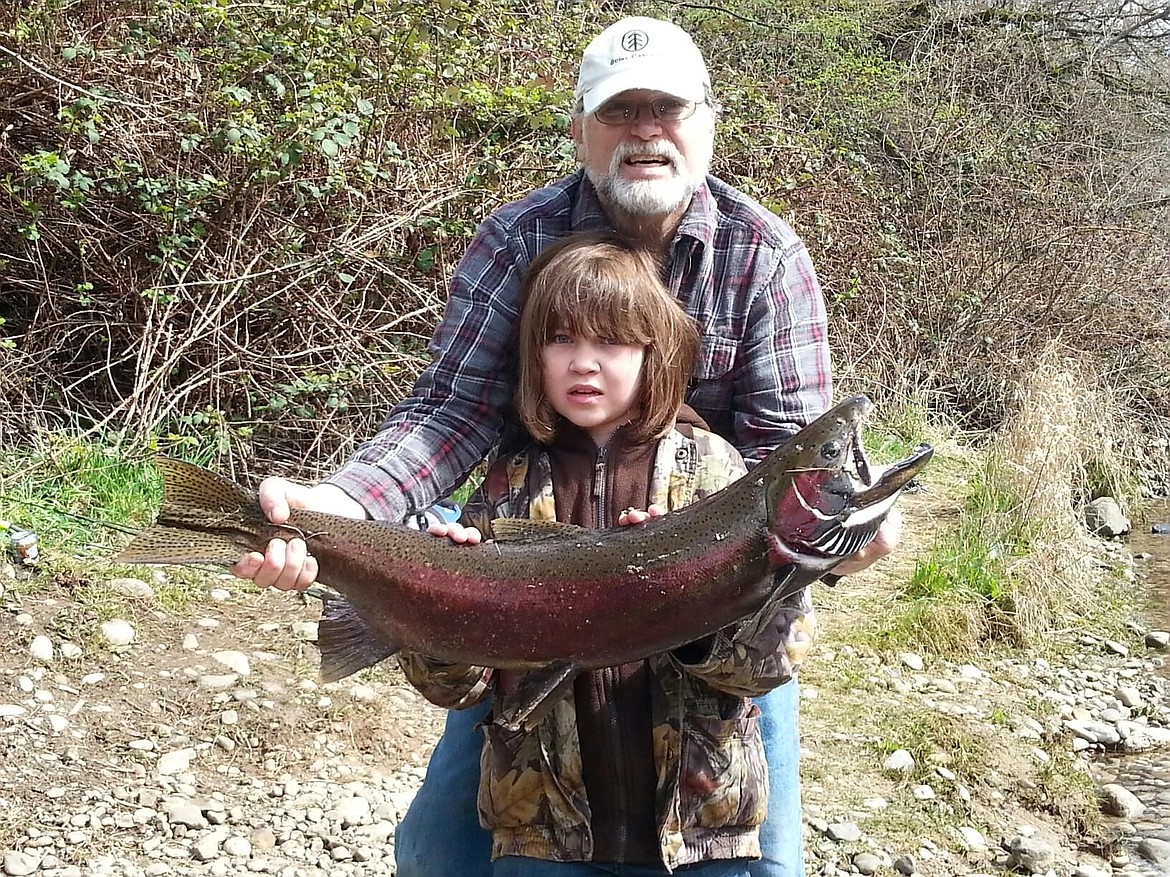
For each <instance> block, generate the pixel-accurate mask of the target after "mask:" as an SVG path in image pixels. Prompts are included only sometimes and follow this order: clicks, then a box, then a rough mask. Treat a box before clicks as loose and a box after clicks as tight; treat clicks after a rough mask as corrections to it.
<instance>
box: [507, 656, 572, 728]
mask: <svg viewBox="0 0 1170 877" xmlns="http://www.w3.org/2000/svg"><path fill="white" fill-rule="evenodd" d="M580 672H581V671H580V670H579V669H578V668H577V667H576V666H575V665H573V664H570V663H568V662H557V663H555V664H549V665H548V666H547V667H542V668H540V669H539V670H532V671H531V672H528V673H525V674H524V676H523V677H522V678H521V679H520V682H519V684H518V685H517V686H516V690H515V691H514V692H512V693H511V694H508V695H505V696H504V697H502V698H501V700H500V709H499V714H498V715H497V716H496V719H495V721H496V724H497V725H500V726H502V727H504V728H507V729H508V730H509V731H519V730H520V729H521V728H523V729H524V730H525V731H531V730H532V729H533V728H535V727H536V726H537V725H539V724H540V723H541V722H543V721H544V718H545V716H547V715H548V714H549V713H551V712H552V710H553V707H555V706H556V705H557V702H558V701H560V700H561V698H563V697H564V696H565V695H567V694H568V693H569V692H570V691H571V690H572V688H573V680H574V679H576V678H577V674H578V673H580Z"/></svg>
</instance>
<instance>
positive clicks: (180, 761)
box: [156, 748, 195, 776]
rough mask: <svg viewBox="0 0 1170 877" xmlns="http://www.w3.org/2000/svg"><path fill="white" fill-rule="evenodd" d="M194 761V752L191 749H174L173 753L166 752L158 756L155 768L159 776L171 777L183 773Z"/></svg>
mask: <svg viewBox="0 0 1170 877" xmlns="http://www.w3.org/2000/svg"><path fill="white" fill-rule="evenodd" d="M194 760H195V750H194V749H191V748H187V749H176V750H175V751H174V752H168V753H166V754H165V755H160V756H159V759H158V764H157V765H156V768H157V770H158V773H159V776H173V775H174V774H177V773H183V772H184V771H185V770H187V768H189V767H190V766H191V762H192V761H194Z"/></svg>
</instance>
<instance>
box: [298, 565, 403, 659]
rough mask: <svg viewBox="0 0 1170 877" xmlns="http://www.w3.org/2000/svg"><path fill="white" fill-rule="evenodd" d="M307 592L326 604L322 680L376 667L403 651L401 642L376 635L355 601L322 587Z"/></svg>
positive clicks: (320, 634)
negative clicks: (363, 617)
mask: <svg viewBox="0 0 1170 877" xmlns="http://www.w3.org/2000/svg"><path fill="white" fill-rule="evenodd" d="M307 593H309V594H310V595H311V596H313V597H316V598H317V599H319V600H320V601H321V603H322V604H323V606H322V610H321V620H320V621H318V622H317V649H318V650H319V651H320V652H321V669H320V670H319V671H318V673H317V678H318V679H319V680H320V681H321V682H337V681H338V680H339V679H344V678H345V677H346V676H351V675H353V674H354V673H356V672H358V671H359V670H364V669H365V668H366V667H372V666H373V665H374V664H377V663H378V662H379V661H384V660H385V659H386V658H389V657H390V656H391V655H394V654H397V653H398V652H399V651H401V650H402V646H401V645H400V644H399V643H396V642H391V641H389V640H386V639H383V638H382V637H379V636H378V635H376V634H375V633H374V632H373V631H372V630H370V627H369V625H368V624H366V622H365V621H363V620H362V618H361V616H360V615H358V612H357V609H355V608H354V606H353V604H352V603H350V602H349V601H347V600H344V599H342V598H341V597H336V596H334V595H333V594H330V593H329V592H327V591H323V590H321V589H319V588H312V589H310V590H309V591H308V592H307Z"/></svg>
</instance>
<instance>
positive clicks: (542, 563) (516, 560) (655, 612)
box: [117, 396, 931, 694]
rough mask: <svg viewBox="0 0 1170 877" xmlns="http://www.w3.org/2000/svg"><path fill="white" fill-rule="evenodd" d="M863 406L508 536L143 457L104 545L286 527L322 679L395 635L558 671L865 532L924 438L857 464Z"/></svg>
mask: <svg viewBox="0 0 1170 877" xmlns="http://www.w3.org/2000/svg"><path fill="white" fill-rule="evenodd" d="M870 407H871V406H870V403H869V400H868V399H866V398H865V397H864V396H855V397H853V398H851V399H847V400H845V401H843V402H841V403H839V404H838V405H836V406H835V407H834V408H832V409H831V410H830V411H828V412H826V413H825V414H824V415H823V416H822V417H820V418H818V419H817V420H816V421H814V422H813V423H812V424H810V425H809V426H807V427H805V428H804V429H802V430H801V431H800V432H798V433H797V434H796V435H794V436H793V437H792V438H790V439H789V440H788V441H786V442H785V443H784V444H782V445H781V446H780V447H778V448H777V449H776V450H775V451H773V452H772V453H771V454H770V455H769V456H768V457H766V458H765V459H764V460H763V461H762V462H761V463H760V464H759V465H758V466H756V467H755V468H754V469H752V470H751V471H750V472H749V473H748V474H747V475H746V476H744V477H743V478H741V479H740V480H738V481H736V482H735V483H733V484H731V485H730V486H728V487H727V488H725V489H724V490H721V491H719V492H718V493H715V494H712V495H711V496H709V497H707V498H706V499H704V500H702V501H700V502H697V503H694V504H692V505H690V506H687V507H686V508H684V509H681V510H679V511H677V512H672V513H670V514H668V515H663V516H661V517H659V518H654V519H652V520H650V521H647V522H646V523H644V524H639V525H635V526H629V527H615V528H611V529H607V530H586V529H582V528H579V527H573V526H567V525H566V526H561V527H556V528H554V529H553V531H552V532H549V528H548V527H544V528H540V529H537V528H535V527H532V528H530V527H529V525H528V524H526V523H525V522H519V521H515V522H508V523H509V524H510V525H511V526H505V527H502V528H501V529H502V530H505V531H509V532H510V533H512V535H510V536H509V537H507V538H503V539H497V540H496V541H492V542H488V543H485V544H483V545H480V546H475V547H472V546H466V545H456V544H454V543H452V542H450V540H447V539H441V538H435V537H433V536H430V535H428V534H426V533H420V532H418V531H416V530H413V529H410V528H408V527H405V526H399V525H396V524H391V523H386V522H380V521H368V520H352V519H349V518H343V517H337V516H334V515H327V514H322V513H319V512H311V511H304V510H294V511H293V512H292V514H291V517H290V519H289V521H288V523H287V524H286V525H282V526H278V525H275V524H272V523H271V522H269V521H268V520H267V518H266V517H265V516H264V514H263V513H262V511H261V510H260V506H259V504H258V502H257V499H256V496H255V494H254V493H253V492H252V491H250V490H248V489H246V488H244V487H242V486H240V485H238V484H236V483H235V482H233V481H231V480H229V479H227V478H223V477H222V476H219V475H216V474H215V473H213V472H210V471H208V470H206V469H202V468H200V467H198V466H195V465H193V464H190V463H185V462H183V461H180V460H174V459H168V458H159V459H157V460H156V461H155V465H156V466H157V467H158V469H159V471H160V472H161V473H162V475H163V481H164V499H163V503H162V506H161V508H160V510H159V514H158V517H157V521H156V523H155V524H154V525H153V526H151V527H149V528H147V529H146V530H144V531H143V532H142V533H140V534H139V535H138V536H136V537H135V538H134V540H133V541H132V542H131V543H130V544H129V545H128V546H127V547H126V549H125V550H123V551H122V552H121V554H120V555H118V558H117V559H118V560H119V561H121V562H126V563H169V564H191V563H214V564H223V565H230V564H232V563H235V562H236V561H237V560H239V559H240V557H241V556H242V554H243V553H245V552H248V551H263V550H264V548H265V547H266V545H267V544H268V542H269V540H271V539H273V538H284V539H289V538H292V537H298V536H299V537H301V538H303V539H304V540H305V541H306V543H307V545H308V548H309V551H310V552H311V553H312V554H313V555H314V556H315V557H316V559H317V562H318V567H319V573H318V579H319V581H320V582H321V583H322V584H325V585H328V586H329V587H330V588H332V589H333V590H335V591H336V592H338V594H340V595H341V598H343V599H337V598H334V597H330V596H328V595H325V599H326V611H325V615H324V616H323V619H322V626H321V631H320V634H319V640H318V645H319V647H320V649H321V653H322V676H323V678H340V677H341V676H344V675H345V674H346V673H349V672H353V671H354V670H356V669H360V668H361V667H364V666H368V665H369V664H370V663H373V662H374V661H376V660H378V659H380V658H381V657H387V656H389V655H391V654H393V653H394V652H395V651H397V650H399V649H409V650H411V651H415V652H419V653H422V654H425V655H428V656H431V657H433V658H435V659H438V660H446V661H451V662H458V663H468V664H476V665H481V666H490V667H498V668H502V669H512V670H530V671H531V670H537V669H544V670H547V669H548V668H556V672H555V673H554V675H555V676H556V677H557V679H558V680H559V682H558V683H557V684H563V683H564V682H565V680H566V679H568V680H571V678H572V676H573V675H575V674H576V673H579V672H581V671H583V670H588V669H595V668H599V667H607V666H614V665H618V664H623V663H627V662H629V661H634V660H639V659H642V658H646V657H648V656H650V655H652V654H657V653H660V652H664V651H668V650H670V649H673V648H677V647H679V646H681V645H684V644H686V643H689V642H693V641H695V640H697V639H700V638H702V637H704V636H706V635H708V634H711V633H714V632H715V631H717V630H720V629H722V628H725V627H727V626H728V625H731V624H734V623H736V622H739V621H742V620H745V619H750V618H753V616H757V617H758V616H759V614H760V613H765V612H767V611H768V609H769V607H770V606H773V605H778V604H779V603H780V602H782V600H783V598H785V597H787V596H788V595H790V594H792V593H793V592H794V591H796V590H798V589H800V588H803V587H805V586H806V585H808V584H809V583H811V582H813V581H815V580H817V579H818V578H820V577H821V576H823V575H825V574H826V573H829V572H831V571H832V569H833V568H834V567H835V566H836V565H837V564H838V563H840V562H841V561H842V560H843V559H844V558H845V557H846V556H848V555H850V554H852V553H854V552H855V551H856V550H858V549H860V548H862V547H864V546H865V545H867V544H868V543H869V542H870V541H872V540H873V538H874V534H875V533H876V532H877V529H878V527H879V526H880V524H881V521H882V520H883V519H884V517H885V515H886V513H887V512H888V511H889V509H890V507H891V506H892V505H893V503H894V500H895V499H896V498H897V496H898V494H899V493H900V491H901V490H902V488H903V487H904V486H905V485H906V483H907V482H908V481H909V480H910V479H911V478H912V477H913V475H915V474H916V473H917V472H918V471H920V470H921V469H922V467H923V466H924V465H925V464H926V462H927V460H929V458H930V455H931V449H930V448H929V447H928V446H922V447H920V448H919V449H917V450H916V451H915V452H914V453H913V454H911V455H910V456H909V457H908V458H907V459H905V460H903V461H901V462H900V463H897V464H894V465H893V466H890V467H887V468H886V469H885V470H884V472H883V473H882V474H881V476H880V477H879V478H873V477H872V476H871V473H870V469H869V465H868V462H867V461H866V460H865V456H864V453H863V451H862V450H861V441H860V433H861V424H862V421H863V419H864V418H865V417H866V416H867V415H868V413H869V411H870ZM777 571H779V572H780V573H781V574H780V575H773V573H776V572H777ZM550 684H551V683H550ZM546 694H547V692H546Z"/></svg>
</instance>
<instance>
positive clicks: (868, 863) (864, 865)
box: [853, 853, 882, 875]
mask: <svg viewBox="0 0 1170 877" xmlns="http://www.w3.org/2000/svg"><path fill="white" fill-rule="evenodd" d="M881 866H882V860H881V858H880V857H878V856H875V855H874V854H873V853H858V854H857V855H856V856H854V857H853V867H854V868H856V869H857V870H858V871H859V872H860V873H862V874H866V875H870V874H876V873H877V872H878V869H880V868H881Z"/></svg>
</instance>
